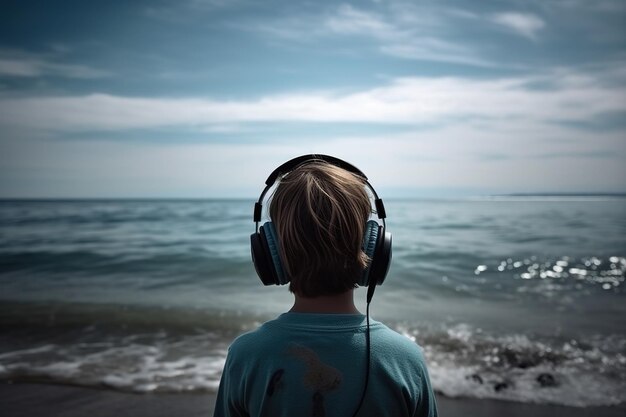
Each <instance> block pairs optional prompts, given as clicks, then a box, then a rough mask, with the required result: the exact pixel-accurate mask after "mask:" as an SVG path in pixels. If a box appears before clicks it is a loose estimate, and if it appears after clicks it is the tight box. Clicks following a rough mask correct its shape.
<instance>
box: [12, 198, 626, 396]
mask: <svg viewBox="0 0 626 417" xmlns="http://www.w3.org/2000/svg"><path fill="white" fill-rule="evenodd" d="M253 204H254V202H253V201H252V200H137V201H133V200H86V201H76V200H61V201H52V200H41V201H36V200H22V201H8V200H5V201H1V202H0V331H1V335H2V337H0V378H2V379H4V380H13V381H40V382H52V383H61V384H63V383H66V384H74V385H85V386H98V387H105V388H110V389H117V390H124V391H132V392H153V391H155V392H180V391H211V392H214V391H215V390H216V388H217V386H218V384H219V378H220V375H221V370H222V366H223V364H224V359H225V356H226V352H227V348H228V345H229V343H230V342H231V341H232V339H233V338H234V337H236V336H237V335H238V334H240V333H242V332H244V331H247V330H250V329H253V328H254V327H256V326H257V325H258V324H259V323H262V322H263V321H264V320H267V319H270V318H272V317H274V316H276V315H277V314H280V313H281V312H284V311H286V310H287V309H289V307H290V306H291V304H290V303H291V302H292V296H291V295H290V294H289V292H288V290H287V289H286V288H285V287H263V286H262V284H261V281H260V280H259V279H258V278H257V277H256V274H255V272H254V268H253V266H252V263H251V258H250V247H249V236H250V234H251V233H253V232H254V230H255V227H254V223H253V221H252V208H253ZM386 208H387V214H388V221H387V227H388V230H389V231H390V232H391V233H392V234H393V262H392V266H391V269H390V271H389V275H388V277H387V280H386V281H385V283H384V284H383V285H382V286H380V287H379V288H378V289H377V291H376V294H375V296H374V300H373V302H372V306H371V313H372V317H373V318H374V319H376V320H380V321H383V322H385V323H386V324H388V325H389V326H390V327H392V328H394V329H395V330H397V331H398V332H400V333H402V334H404V335H405V336H406V337H408V338H410V339H411V340H414V341H415V342H416V343H418V344H419V345H420V346H421V347H422V348H423V350H424V353H425V356H426V359H427V361H428V365H429V370H430V373H431V379H432V382H433V385H434V387H435V389H436V390H437V391H439V392H441V393H443V394H445V395H448V396H462V397H477V398H497V399H503V400H512V401H522V402H538V403H555V404H566V405H573V406H586V405H608V404H617V403H621V402H624V401H626V314H625V313H626V303H625V301H626V288H625V285H626V284H625V283H624V277H625V274H626V199H625V198H620V197H575V196H573V197H532V196H524V197H494V198H476V199H459V200H453V199H450V200H388V201H386ZM355 296H356V299H357V304H358V306H359V308H360V309H361V310H362V311H364V299H365V292H364V290H363V289H359V290H357V291H356V293H355ZM373 343H375V341H373Z"/></svg>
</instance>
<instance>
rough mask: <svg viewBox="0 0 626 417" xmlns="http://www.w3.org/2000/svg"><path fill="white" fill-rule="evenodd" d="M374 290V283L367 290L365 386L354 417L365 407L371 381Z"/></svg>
mask: <svg viewBox="0 0 626 417" xmlns="http://www.w3.org/2000/svg"><path fill="white" fill-rule="evenodd" d="M374 290H376V284H374V283H372V285H370V286H368V288H367V305H366V307H365V317H366V320H367V329H366V330H365V350H366V356H365V384H364V386H363V393H362V394H361V399H360V400H359V405H358V407H357V408H356V411H355V412H354V414H352V417H356V416H357V415H358V414H359V411H361V406H363V401H364V400H365V394H366V392H367V386H368V384H369V379H370V361H371V359H370V358H371V346H370V303H371V301H372V297H373V296H374Z"/></svg>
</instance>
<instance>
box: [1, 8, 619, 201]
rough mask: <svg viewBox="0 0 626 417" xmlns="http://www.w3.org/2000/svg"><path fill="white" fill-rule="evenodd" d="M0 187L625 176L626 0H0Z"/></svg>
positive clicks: (200, 191)
mask: <svg viewBox="0 0 626 417" xmlns="http://www.w3.org/2000/svg"><path fill="white" fill-rule="evenodd" d="M1 3H2V4H1V6H2V14H1V15H0V198H118V197H128V198H161V197H163V198H187V197H190V198H217V197H256V196H257V195H258V194H259V193H260V191H261V189H262V187H263V183H264V181H265V179H266V177H267V175H269V173H270V172H271V171H272V170H273V169H274V168H275V167H276V166H278V165H279V164H281V163H282V162H284V161H286V160H288V159H290V158H293V157H295V156H299V155H302V154H308V153H322V154H329V155H333V156H336V157H339V158H342V159H345V160H346V161H348V162H350V163H352V164H353V165H355V166H357V167H359V168H360V169H361V170H362V171H364V172H365V174H366V175H367V176H368V177H369V179H370V182H371V183H372V185H374V187H375V188H376V189H377V191H378V193H379V194H380V195H381V196H388V197H417V198H419V197H440V196H443V197H447V196H474V195H490V194H507V193H555V192H556V193H577V192H585V193H588V192H593V193H602V192H626V1H624V0H595V1H588V0H523V1H522V0H486V1H479V2H478V1H471V0H465V1H463V0H459V1H451V0H439V1H431V0H428V1H404V0H392V1H384V0H378V1H366V0H363V1H356V2H339V1H298V0H285V1H282V0H267V1H257V0H230V1H229V0H178V1H132V2H129V1H115V0H111V1H106V2H85V1H58V2H51V1H30V0H20V1H9V2H7V1H2V2H1Z"/></svg>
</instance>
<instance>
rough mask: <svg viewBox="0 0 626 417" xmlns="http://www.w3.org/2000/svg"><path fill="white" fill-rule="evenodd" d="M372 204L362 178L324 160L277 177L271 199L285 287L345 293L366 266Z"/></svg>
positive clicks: (302, 291)
mask: <svg viewBox="0 0 626 417" xmlns="http://www.w3.org/2000/svg"><path fill="white" fill-rule="evenodd" d="M371 211H372V208H371V204H370V200H369V196H368V194H367V191H366V189H365V181H364V180H363V179H362V178H360V177H358V176H357V175H355V174H352V173H351V172H348V171H346V170H344V169H342V168H339V167H337V166H335V165H331V164H329V163H326V162H323V161H314V162H308V163H305V164H303V165H301V166H299V167H297V168H295V169H294V170H293V171H291V172H289V173H288V174H287V175H285V176H284V177H283V178H281V180H280V182H279V184H278V187H277V188H276V191H275V192H274V194H273V197H272V200H271V203H270V217H271V218H272V221H273V223H274V225H275V226H276V233H277V235H278V241H279V247H280V250H279V253H280V257H281V261H282V263H283V267H284V269H285V272H286V274H287V276H288V277H289V278H290V285H289V290H290V291H291V292H293V293H295V294H298V295H300V296H304V297H316V296H320V295H330V294H338V293H342V292H345V291H347V290H349V289H351V288H354V287H355V286H356V282H357V280H358V278H359V276H360V274H362V273H363V271H364V269H365V268H366V267H367V263H368V261H369V259H368V258H367V256H366V255H365V253H364V252H363V250H362V244H363V234H364V232H365V225H366V223H367V220H368V219H369V216H370V214H371Z"/></svg>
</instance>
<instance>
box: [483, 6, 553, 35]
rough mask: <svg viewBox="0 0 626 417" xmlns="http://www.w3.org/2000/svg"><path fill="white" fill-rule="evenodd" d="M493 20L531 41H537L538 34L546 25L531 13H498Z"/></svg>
mask: <svg viewBox="0 0 626 417" xmlns="http://www.w3.org/2000/svg"><path fill="white" fill-rule="evenodd" d="M491 20H492V21H493V22H494V23H496V24H498V25H501V26H504V27H506V28H508V29H510V30H512V31H513V32H516V33H517V34H519V35H521V36H524V37H526V38H529V39H536V37H537V32H539V31H540V30H541V29H543V28H544V27H545V25H546V24H545V22H544V21H543V20H542V19H540V18H539V17H537V16H535V15H533V14H530V13H518V12H506V13H497V14H495V15H493V16H492V18H491Z"/></svg>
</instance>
